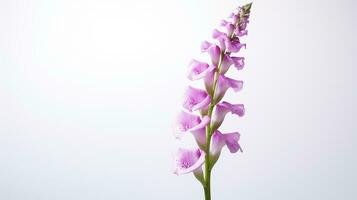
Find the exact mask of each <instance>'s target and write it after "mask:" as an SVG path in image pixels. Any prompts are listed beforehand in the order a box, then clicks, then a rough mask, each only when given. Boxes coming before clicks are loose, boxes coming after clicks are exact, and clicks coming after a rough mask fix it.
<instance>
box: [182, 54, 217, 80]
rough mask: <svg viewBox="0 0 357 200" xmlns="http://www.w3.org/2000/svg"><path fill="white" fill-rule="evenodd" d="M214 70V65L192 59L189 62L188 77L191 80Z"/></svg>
mask: <svg viewBox="0 0 357 200" xmlns="http://www.w3.org/2000/svg"><path fill="white" fill-rule="evenodd" d="M213 70H214V66H209V65H208V64H207V63H204V62H200V61H197V60H194V59H193V60H192V61H191V62H190V64H189V72H188V75H187V77H188V79H190V80H191V81H194V80H197V79H200V78H203V77H205V76H206V75H207V74H208V73H209V72H211V71H213Z"/></svg>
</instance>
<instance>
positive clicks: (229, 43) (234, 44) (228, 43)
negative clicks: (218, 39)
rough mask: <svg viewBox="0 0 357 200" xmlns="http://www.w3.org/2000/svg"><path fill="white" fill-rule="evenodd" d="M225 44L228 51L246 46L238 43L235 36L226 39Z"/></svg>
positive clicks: (234, 50) (235, 50)
mask: <svg viewBox="0 0 357 200" xmlns="http://www.w3.org/2000/svg"><path fill="white" fill-rule="evenodd" d="M226 46H227V49H228V51H229V52H233V53H236V52H238V51H240V49H241V48H242V47H244V48H246V44H242V43H240V41H239V38H237V37H236V38H234V39H232V40H226Z"/></svg>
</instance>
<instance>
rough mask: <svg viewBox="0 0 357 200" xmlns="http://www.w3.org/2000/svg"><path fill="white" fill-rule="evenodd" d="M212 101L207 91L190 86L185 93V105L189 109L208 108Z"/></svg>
mask: <svg viewBox="0 0 357 200" xmlns="http://www.w3.org/2000/svg"><path fill="white" fill-rule="evenodd" d="M210 103H211V97H210V96H209V95H208V94H207V92H206V91H204V90H200V89H196V88H194V87H191V86H189V87H188V88H187V90H186V93H185V100H184V103H183V107H184V108H186V109H187V110H189V111H191V112H192V111H196V110H199V109H203V108H207V106H208V105H209V104H210Z"/></svg>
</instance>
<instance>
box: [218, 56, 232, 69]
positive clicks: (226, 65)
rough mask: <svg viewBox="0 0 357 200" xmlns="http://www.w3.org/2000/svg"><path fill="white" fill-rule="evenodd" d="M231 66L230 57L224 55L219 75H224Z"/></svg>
mask: <svg viewBox="0 0 357 200" xmlns="http://www.w3.org/2000/svg"><path fill="white" fill-rule="evenodd" d="M232 64H233V60H232V59H231V57H229V55H227V54H226V55H224V57H223V60H222V63H221V69H220V71H219V73H220V74H225V73H226V72H227V71H228V69H229V67H230V66H231V65H232Z"/></svg>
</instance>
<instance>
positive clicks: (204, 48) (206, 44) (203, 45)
mask: <svg viewBox="0 0 357 200" xmlns="http://www.w3.org/2000/svg"><path fill="white" fill-rule="evenodd" d="M212 45H213V44H212V43H210V42H207V41H203V42H202V43H201V51H202V52H205V51H207V50H208V48H210V47H211V46H212Z"/></svg>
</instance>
